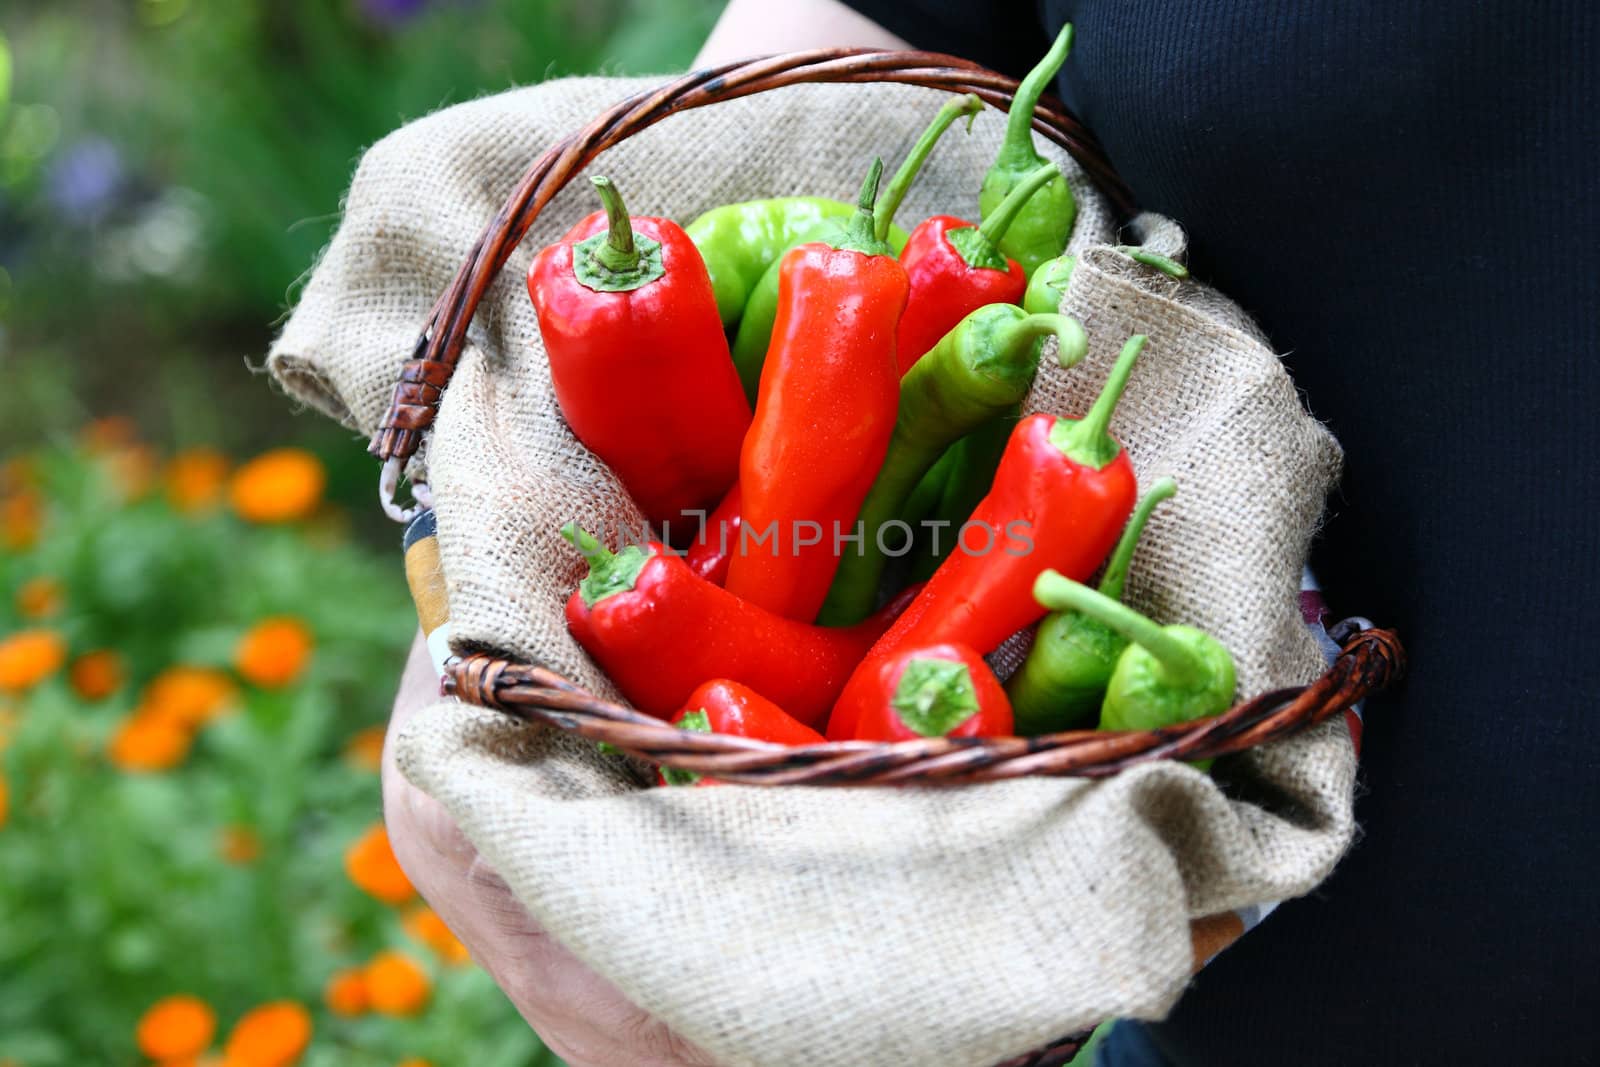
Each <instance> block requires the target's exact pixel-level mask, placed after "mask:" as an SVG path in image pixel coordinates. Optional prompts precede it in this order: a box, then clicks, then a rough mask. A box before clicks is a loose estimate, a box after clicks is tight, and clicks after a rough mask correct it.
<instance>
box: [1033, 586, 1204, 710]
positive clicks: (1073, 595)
mask: <svg viewBox="0 0 1600 1067" xmlns="http://www.w3.org/2000/svg"><path fill="white" fill-rule="evenodd" d="M1033 598H1034V599H1035V600H1037V601H1038V602H1039V603H1040V604H1042V605H1043V606H1044V607H1045V608H1046V610H1049V611H1076V612H1077V613H1078V614H1080V615H1087V616H1089V618H1091V619H1095V620H1098V621H1099V622H1102V623H1104V624H1105V625H1107V626H1109V627H1111V629H1113V630H1115V631H1117V632H1118V633H1119V634H1121V635H1122V636H1124V637H1126V638H1127V639H1128V640H1129V641H1132V642H1133V643H1134V644H1136V645H1139V646H1141V647H1142V648H1143V649H1144V650H1145V651H1146V652H1148V653H1150V655H1152V656H1154V657H1155V659H1156V662H1158V663H1159V664H1161V669H1162V671H1163V672H1164V673H1165V674H1166V675H1167V677H1168V678H1169V679H1170V680H1171V681H1172V683H1173V684H1174V685H1178V686H1197V685H1200V684H1201V683H1202V682H1204V681H1205V680H1206V664H1205V661H1204V660H1203V659H1201V658H1200V656H1199V655H1198V654H1197V653H1196V652H1195V651H1194V649H1192V648H1190V647H1189V646H1188V645H1186V644H1184V643H1183V642H1182V641H1180V640H1178V639H1177V638H1175V637H1173V636H1172V635H1171V634H1169V633H1167V631H1166V628H1165V627H1163V626H1161V625H1160V624H1159V623H1157V622H1154V621H1153V620H1151V619H1147V618H1145V617H1144V616H1143V615H1140V614H1139V613H1138V612H1137V611H1134V610H1133V609H1132V608H1130V607H1128V606H1127V605H1126V604H1123V603H1122V602H1121V601H1117V600H1112V599H1111V598H1110V597H1108V596H1104V595H1102V594H1100V593H1097V592H1095V591H1094V590H1093V589H1090V588H1089V587H1088V586H1086V585H1079V584H1078V583H1077V582H1075V581H1073V580H1072V579H1071V578H1068V577H1067V576H1066V575H1064V574H1062V573H1061V572H1060V571H1049V570H1047V571H1045V572H1044V573H1042V574H1040V575H1039V577H1038V578H1037V579H1036V580H1035V581H1034V583H1033Z"/></svg>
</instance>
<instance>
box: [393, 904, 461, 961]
mask: <svg viewBox="0 0 1600 1067" xmlns="http://www.w3.org/2000/svg"><path fill="white" fill-rule="evenodd" d="M404 925H405V928H406V933H408V934H410V935H411V936H412V937H414V938H416V939H417V940H418V941H421V942H422V943H423V944H424V945H427V946H428V947H429V948H431V949H433V951H434V952H436V953H438V954H439V958H440V959H442V960H444V961H445V962H446V963H466V962H467V961H468V960H469V959H471V958H472V954H471V953H469V952H468V951H467V946H466V945H463V944H462V943H461V941H460V940H459V939H458V938H457V937H456V935H455V934H454V933H452V932H451V930H450V927H448V926H446V925H445V923H444V920H443V919H441V918H439V916H438V914H437V913H436V912H435V911H434V910H433V909H432V908H430V907H428V906H427V905H425V904H423V905H418V906H417V907H415V908H412V909H411V910H410V911H409V912H407V913H406V917H405V922H404Z"/></svg>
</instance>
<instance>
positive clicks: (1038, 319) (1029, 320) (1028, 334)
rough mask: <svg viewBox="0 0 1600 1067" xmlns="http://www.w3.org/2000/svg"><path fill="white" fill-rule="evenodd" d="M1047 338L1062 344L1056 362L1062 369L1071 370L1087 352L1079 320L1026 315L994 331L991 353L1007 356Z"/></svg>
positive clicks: (1047, 313) (1087, 347) (1065, 317)
mask: <svg viewBox="0 0 1600 1067" xmlns="http://www.w3.org/2000/svg"><path fill="white" fill-rule="evenodd" d="M1050 334H1055V335H1056V337H1057V338H1058V339H1059V340H1060V342H1061V344H1060V345H1059V347H1058V351H1057V354H1056V360H1057V361H1058V362H1059V363H1060V364H1061V365H1062V366H1063V367H1070V366H1072V365H1073V364H1075V363H1077V362H1078V361H1079V360H1080V359H1082V358H1083V357H1084V356H1085V355H1087V354H1088V352H1089V339H1088V338H1087V337H1086V336H1084V332H1083V327H1082V326H1080V325H1078V320H1077V319H1075V318H1073V317H1072V316H1071V315H1058V314H1055V313H1053V312H1041V313H1040V314H1037V315H1025V316H1023V317H1022V318H1020V319H1013V320H1012V321H1010V322H1006V323H1002V324H1000V325H999V326H997V327H995V331H994V349H995V351H997V352H1010V351H1011V350H1012V349H1013V347H1014V346H1020V345H1025V344H1029V343H1031V342H1032V341H1033V340H1034V339H1035V338H1037V337H1046V336H1049V335H1050Z"/></svg>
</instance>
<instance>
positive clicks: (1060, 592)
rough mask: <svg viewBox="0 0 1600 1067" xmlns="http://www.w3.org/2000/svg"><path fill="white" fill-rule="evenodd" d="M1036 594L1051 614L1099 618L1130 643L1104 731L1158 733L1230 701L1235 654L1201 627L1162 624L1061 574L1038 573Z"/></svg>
mask: <svg viewBox="0 0 1600 1067" xmlns="http://www.w3.org/2000/svg"><path fill="white" fill-rule="evenodd" d="M1033 595H1034V597H1035V598H1036V599H1037V600H1038V601H1039V603H1041V604H1043V605H1044V606H1045V607H1047V608H1049V609H1050V610H1052V611H1075V612H1078V613H1080V614H1083V615H1087V616H1089V617H1091V618H1094V619H1098V620H1099V621H1101V622H1103V623H1105V624H1106V625H1107V626H1109V627H1110V628H1111V629H1113V630H1115V631H1117V632H1118V633H1120V634H1122V635H1123V636H1124V637H1126V638H1127V639H1128V640H1129V641H1130V642H1132V643H1131V644H1129V645H1128V647H1127V648H1125V649H1123V650H1122V654H1121V655H1120V656H1118V657H1117V665H1116V667H1115V668H1114V669H1113V670H1112V672H1111V680H1110V681H1109V682H1108V683H1107V685H1106V695H1105V700H1104V701H1102V702H1101V705H1100V729H1102V730H1156V729H1159V728H1161V727H1163V726H1173V725H1176V724H1178V723H1180V722H1188V721H1190V720H1191V719H1203V718H1205V717H1207V716H1210V715H1217V714H1220V713H1221V712H1224V711H1227V710H1228V707H1229V705H1230V704H1231V703H1232V702H1233V689H1234V685H1235V684H1236V680H1235V673H1234V666H1233V657H1232V656H1231V655H1229V654H1228V650H1227V648H1225V647H1224V646H1223V644H1222V642H1221V641H1218V640H1217V639H1216V638H1215V637H1212V636H1211V635H1210V634H1208V633H1206V632H1205V631H1204V630H1197V629H1195V628H1194V627H1193V626H1181V625H1174V626H1161V625H1159V624H1157V623H1155V622H1152V621H1151V620H1150V619H1147V618H1145V617H1144V616H1143V615H1140V614H1139V613H1138V612H1137V611H1134V610H1133V609H1132V608H1130V607H1127V606H1126V605H1124V604H1122V603H1120V602H1118V601H1115V600H1112V599H1111V598H1110V597H1107V596H1101V595H1100V594H1099V593H1097V592H1095V591H1094V590H1093V589H1090V588H1089V587H1087V586H1083V585H1079V584H1078V583H1077V582H1074V581H1073V580H1072V579H1070V578H1067V577H1066V576H1064V575H1062V574H1061V573H1060V572H1058V571H1045V572H1044V573H1043V574H1041V575H1039V579H1038V581H1036V582H1034V584H1033Z"/></svg>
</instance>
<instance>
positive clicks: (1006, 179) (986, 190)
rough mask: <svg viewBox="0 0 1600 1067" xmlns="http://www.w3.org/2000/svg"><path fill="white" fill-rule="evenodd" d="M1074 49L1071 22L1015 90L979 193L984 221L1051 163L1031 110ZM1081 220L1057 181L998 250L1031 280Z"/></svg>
mask: <svg viewBox="0 0 1600 1067" xmlns="http://www.w3.org/2000/svg"><path fill="white" fill-rule="evenodd" d="M1071 48H1072V24H1071V23H1068V24H1067V25H1065V26H1063V27H1061V33H1060V35H1059V36H1058V37H1056V43H1055V44H1054V45H1052V46H1051V48H1050V51H1049V52H1048V53H1046V54H1045V57H1044V59H1043V60H1041V61H1040V62H1039V65H1038V66H1037V67H1034V68H1033V70H1031V71H1029V72H1028V76H1027V77H1026V78H1024V79H1022V84H1021V85H1019V86H1017V92H1016V96H1014V97H1013V98H1012V101H1011V111H1010V112H1009V114H1008V117H1007V119H1006V136H1005V140H1004V141H1003V142H1001V145H1000V152H999V154H998V155H997V156H996V157H995V161H994V165H993V166H991V167H990V168H989V173H987V174H985V175H984V177H983V190H982V192H980V193H979V194H978V209H979V211H981V212H982V213H983V217H984V218H985V219H987V218H988V217H989V216H990V215H992V214H993V213H994V212H995V210H996V209H998V208H999V207H1000V202H1001V201H1003V200H1004V199H1005V198H1006V194H1007V193H1009V192H1010V191H1011V190H1012V189H1013V188H1014V187H1016V186H1017V185H1019V184H1021V182H1022V180H1023V179H1024V178H1026V177H1027V176H1028V174H1029V173H1030V172H1032V171H1034V170H1036V169H1038V168H1039V166H1040V165H1041V164H1043V163H1045V162H1047V160H1046V159H1045V158H1044V157H1043V156H1041V155H1040V154H1039V150H1038V149H1037V148H1035V147H1034V145H1033V109H1034V107H1035V105H1037V104H1038V103H1039V97H1040V95H1042V94H1043V93H1044V91H1045V89H1046V88H1047V87H1049V85H1050V83H1051V82H1052V81H1054V80H1055V76H1056V72H1057V71H1059V70H1060V69H1061V65H1062V64H1063V63H1065V62H1066V59H1067V52H1068V51H1069V50H1070V49H1071ZM1077 217H1078V204H1077V202H1076V201H1075V200H1073V198H1072V190H1071V189H1069V188H1067V182H1066V179H1065V178H1057V179H1056V180H1055V181H1053V182H1051V183H1050V184H1049V185H1047V186H1045V187H1044V188H1043V189H1040V190H1039V191H1038V192H1037V193H1034V194H1033V196H1032V197H1031V198H1029V200H1028V203H1027V206H1026V207H1024V208H1023V209H1022V212H1021V213H1020V214H1019V215H1018V216H1017V219H1016V221H1015V222H1013V223H1012V224H1011V228H1010V229H1008V230H1007V231H1006V235H1005V237H1004V238H1003V239H1002V240H1001V241H1000V251H1002V252H1004V253H1005V254H1006V255H1008V256H1010V257H1011V258H1012V259H1014V260H1016V261H1017V262H1018V263H1020V264H1022V269H1023V271H1024V273H1026V274H1029V275H1031V274H1033V272H1034V271H1035V270H1036V269H1037V268H1038V266H1039V264H1041V263H1043V262H1044V261H1045V260H1047V259H1053V258H1054V257H1056V256H1059V255H1060V254H1061V250H1062V249H1064V248H1066V247H1067V236H1068V235H1069V234H1071V233H1072V224H1073V222H1075V221H1076V220H1077Z"/></svg>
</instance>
